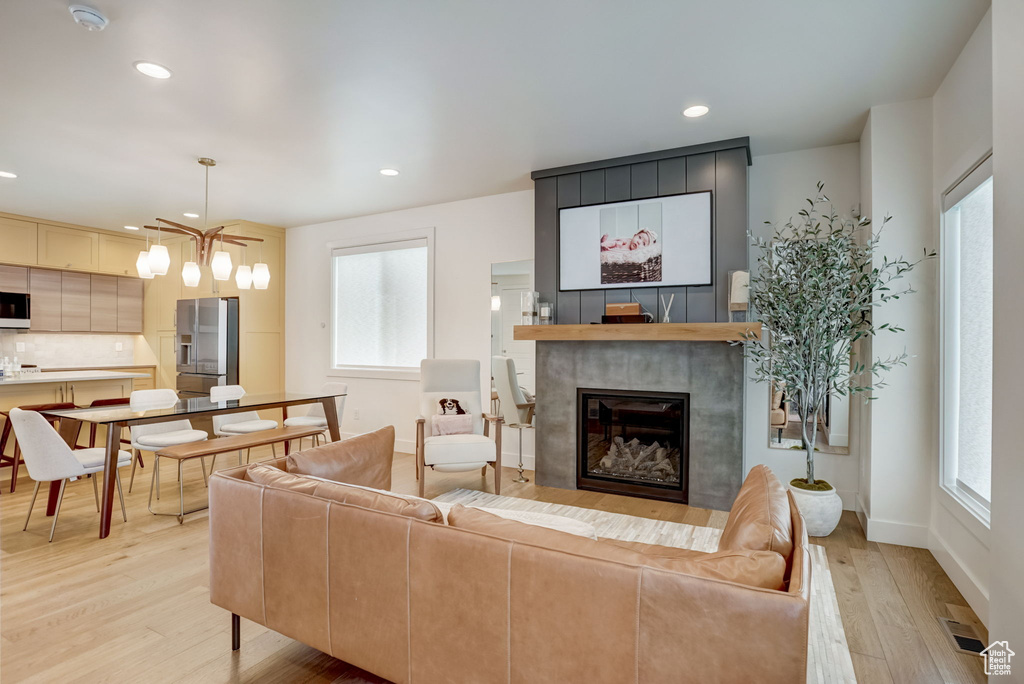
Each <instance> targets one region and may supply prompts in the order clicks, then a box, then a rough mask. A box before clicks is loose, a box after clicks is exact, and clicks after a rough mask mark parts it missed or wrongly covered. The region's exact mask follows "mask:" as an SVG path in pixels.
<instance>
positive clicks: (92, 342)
mask: <svg viewBox="0 0 1024 684" xmlns="http://www.w3.org/2000/svg"><path fill="white" fill-rule="evenodd" d="M135 338H136V336H135V335H88V334H82V335H76V334H73V333H59V334H48V333H31V332H28V333H24V332H22V333H19V332H14V331H12V330H3V331H0V357H4V356H7V357H10V358H11V359H12V360H13V359H14V357H15V356H17V357H18V361H20V362H21V363H34V364H35V365H37V366H39V367H40V368H43V369H46V368H76V367H95V366H116V365H126V366H130V365H132V364H133V363H135ZM20 344H23V345H25V347H24V349H25V350H24V351H18V345H20ZM118 344H120V345H121V349H120V351H118V350H117V345H118Z"/></svg>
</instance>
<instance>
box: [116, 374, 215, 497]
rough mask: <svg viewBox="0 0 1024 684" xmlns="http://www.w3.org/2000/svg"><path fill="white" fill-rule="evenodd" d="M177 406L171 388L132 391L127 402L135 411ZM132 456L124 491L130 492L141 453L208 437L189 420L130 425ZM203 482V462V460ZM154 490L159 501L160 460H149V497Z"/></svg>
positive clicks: (204, 461) (175, 395) (204, 479)
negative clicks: (151, 472)
mask: <svg viewBox="0 0 1024 684" xmlns="http://www.w3.org/2000/svg"><path fill="white" fill-rule="evenodd" d="M177 403H178V393H177V392H175V391H174V390H172V389H152V390H136V391H134V392H132V393H131V396H130V397H129V399H128V404H129V406H130V407H131V408H132V409H133V410H135V411H145V410H153V409H162V408H170V407H172V406H174V405H175V404H177ZM130 429H131V435H132V455H133V456H137V457H138V458H136V459H135V460H134V461H133V462H132V476H131V479H130V480H129V481H128V492H129V493H130V492H131V491H132V487H133V486H134V485H135V468H136V466H137V465H138V461H139V460H141V458H142V452H143V451H152V452H154V454H155V453H156V452H157V451H160V449H163V448H164V447H169V446H175V445H177V444H190V443H192V442H202V441H203V440H205V439H206V438H208V437H209V435H208V434H206V432H204V431H202V430H194V429H192V422H191V421H189V420H172V421H168V422H166V423H149V424H147V425H132V426H131V428H130ZM203 481H206V460H205V459H203ZM154 486H155V487H156V489H157V492H156V498H158V499H159V498H160V459H159V458H157V457H155V456H154V458H153V483H152V484H151V485H150V497H152V495H153V492H152V489H153V487H154Z"/></svg>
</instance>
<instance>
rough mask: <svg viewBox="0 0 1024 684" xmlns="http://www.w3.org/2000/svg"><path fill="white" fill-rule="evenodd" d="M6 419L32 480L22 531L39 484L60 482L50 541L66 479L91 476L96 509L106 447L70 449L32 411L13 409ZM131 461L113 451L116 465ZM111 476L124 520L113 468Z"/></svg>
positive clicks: (49, 426)
mask: <svg viewBox="0 0 1024 684" xmlns="http://www.w3.org/2000/svg"><path fill="white" fill-rule="evenodd" d="M9 419H10V421H11V423H12V424H13V426H14V433H15V435H17V437H18V443H19V444H20V445H21V456H22V459H23V460H24V463H25V467H26V468H28V474H29V477H31V478H32V479H33V480H35V481H36V486H35V489H34V490H33V491H32V501H31V502H30V503H29V505H28V515H26V516H25V526H24V527H23V528H22V531H24V530H27V529H28V523H29V520H31V518H32V508H33V507H34V506H35V504H36V496H37V495H38V494H39V486H40V485H41V484H42V483H43V482H57V481H58V480H59V481H60V494H58V496H57V508H56V510H54V512H53V524H52V525H50V541H51V542H52V541H53V533H54V532H55V531H56V529H57V516H59V515H60V504H61V502H62V501H63V500H64V488H65V487H66V486H67V483H68V480H69V479H71V478H79V477H84V476H85V475H92V476H93V477H92V487H93V495H94V496H95V497H96V511H97V512H99V510H100V495H99V490H98V487H97V485H96V481H97V480H98V479H99V477H98V474H99V473H101V472H103V464H104V460H105V458H106V449H104V448H102V447H96V448H94V449H74V450H72V449H71V447H69V446H68V444H67V442H65V441H64V440H63V439H62V438H61V436H60V435H59V434H58V433H57V431H56V430H54V429H53V426H52V425H50V424H49V423H48V422H46V419H45V418H43V416H42V415H40V414H39V413H37V412H35V411H23V410H21V409H18V408H14V409H11V411H10V414H9ZM131 460H132V455H131V454H129V453H128V452H127V451H120V450H119V451H118V452H117V467H118V468H121V467H123V466H126V465H128V463H129V462H130V461H131ZM114 478H115V480H116V482H117V496H118V498H119V499H120V500H121V516H122V517H123V518H124V520H125V522H128V513H127V511H125V508H124V493H123V492H122V491H121V474H120V472H119V471H118V470H117V469H115V470H114Z"/></svg>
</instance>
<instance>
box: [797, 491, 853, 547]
mask: <svg viewBox="0 0 1024 684" xmlns="http://www.w3.org/2000/svg"><path fill="white" fill-rule="evenodd" d="M789 491H791V492H793V499H795V500H796V506H797V508H799V509H800V513H801V514H802V515H803V516H804V524H805V525H806V526H807V535H808V536H810V537H827V536H828V535H830V534H832V531H833V530H835V529H836V526H837V525H838V524H839V518H840V517H841V516H842V515H843V500H842V499H840V498H839V494H838V493H836V490H835V489H834V488H833V489H829V490H827V491H824V492H815V491H811V490H808V489H800V488H799V487H794V486H793V485H789Z"/></svg>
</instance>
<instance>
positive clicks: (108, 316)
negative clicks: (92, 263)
mask: <svg viewBox="0 0 1024 684" xmlns="http://www.w3.org/2000/svg"><path fill="white" fill-rule="evenodd" d="M90 279H91V288H90V293H89V299H90V304H91V309H90V321H89V329H90V330H92V332H117V276H105V275H95V274H94V275H92V276H90Z"/></svg>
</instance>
